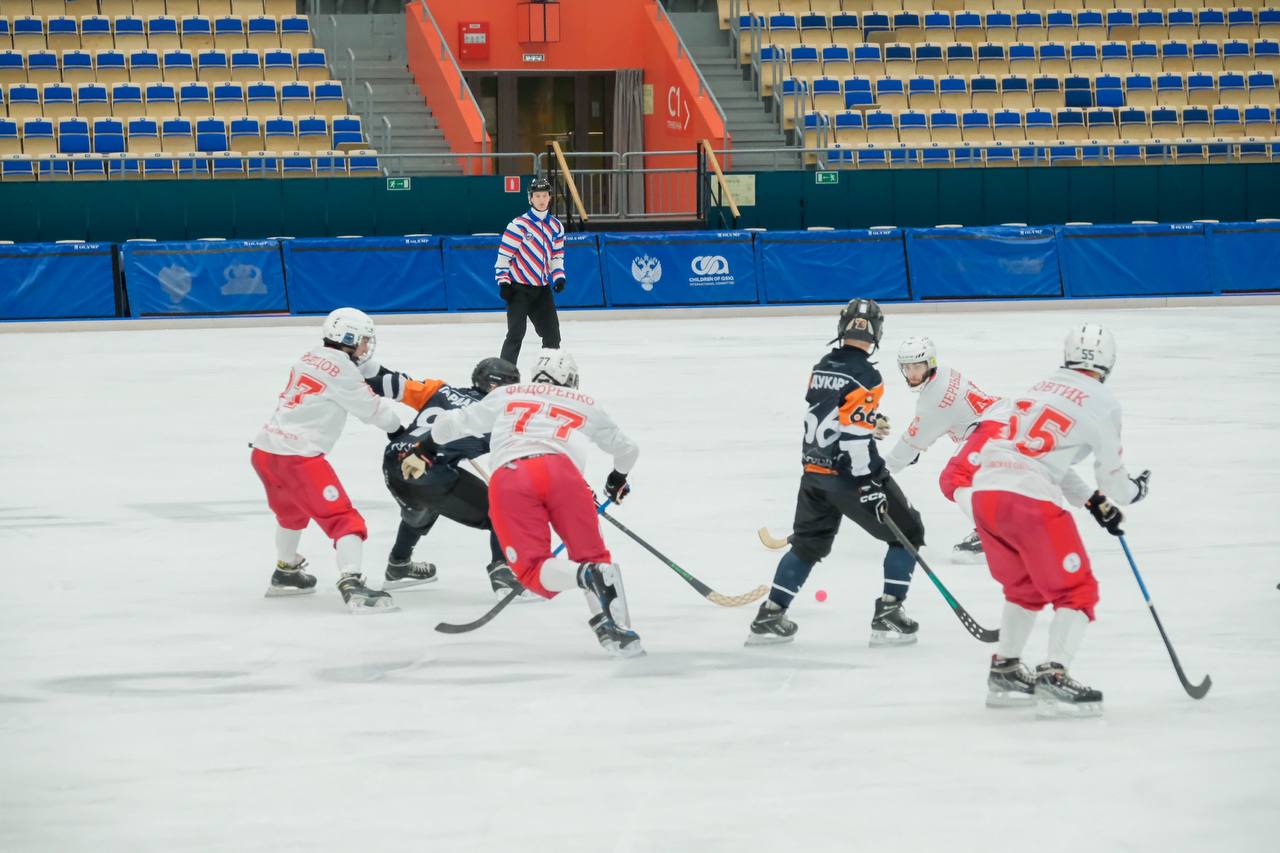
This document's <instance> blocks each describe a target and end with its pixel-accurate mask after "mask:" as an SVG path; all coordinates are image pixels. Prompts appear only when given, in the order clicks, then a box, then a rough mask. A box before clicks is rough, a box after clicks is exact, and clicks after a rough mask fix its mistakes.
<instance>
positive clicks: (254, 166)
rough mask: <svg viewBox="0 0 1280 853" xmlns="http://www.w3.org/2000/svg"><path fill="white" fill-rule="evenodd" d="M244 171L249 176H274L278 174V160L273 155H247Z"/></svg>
mask: <svg viewBox="0 0 1280 853" xmlns="http://www.w3.org/2000/svg"><path fill="white" fill-rule="evenodd" d="M245 166H246V171H247V173H248V175H249V177H251V178H275V177H279V175H280V160H279V158H277V157H273V156H261V155H260V156H257V157H247V158H246V159H245Z"/></svg>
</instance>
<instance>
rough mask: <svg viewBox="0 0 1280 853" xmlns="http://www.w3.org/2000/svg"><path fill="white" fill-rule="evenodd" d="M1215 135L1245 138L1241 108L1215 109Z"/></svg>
mask: <svg viewBox="0 0 1280 853" xmlns="http://www.w3.org/2000/svg"><path fill="white" fill-rule="evenodd" d="M1213 133H1214V135H1215V136H1228V137H1232V136H1244V117H1243V115H1242V114H1241V112H1240V108H1239V107H1230V106H1227V107H1214V108H1213Z"/></svg>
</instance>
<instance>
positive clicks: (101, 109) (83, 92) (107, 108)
mask: <svg viewBox="0 0 1280 853" xmlns="http://www.w3.org/2000/svg"><path fill="white" fill-rule="evenodd" d="M76 113H77V114H78V115H80V116H83V117H85V118H96V117H98V116H105V115H110V114H111V100H110V98H109V97H108V95H107V87H106V86H104V85H102V84H101V83H81V84H80V85H78V86H76Z"/></svg>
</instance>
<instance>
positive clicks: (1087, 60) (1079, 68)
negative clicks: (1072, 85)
mask: <svg viewBox="0 0 1280 853" xmlns="http://www.w3.org/2000/svg"><path fill="white" fill-rule="evenodd" d="M1069 60H1070V68H1071V73H1072V74H1100V73H1101V72H1102V59H1101V57H1100V55H1099V53H1098V46H1097V45H1096V44H1093V43H1091V42H1073V43H1072V44H1071V46H1070V54H1069Z"/></svg>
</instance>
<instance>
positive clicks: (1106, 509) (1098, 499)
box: [1084, 492, 1124, 536]
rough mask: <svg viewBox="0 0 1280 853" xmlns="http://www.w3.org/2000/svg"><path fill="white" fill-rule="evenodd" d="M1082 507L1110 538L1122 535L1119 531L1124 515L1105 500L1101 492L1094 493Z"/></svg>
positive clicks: (1122, 532)
mask: <svg viewBox="0 0 1280 853" xmlns="http://www.w3.org/2000/svg"><path fill="white" fill-rule="evenodd" d="M1084 505H1085V507H1086V508H1087V509H1088V510H1089V514H1090V515H1092V516H1093V520H1094V521H1096V522H1098V525H1099V526H1100V527H1102V529H1103V530H1105V531H1107V532H1108V533H1110V534H1111V535H1112V536H1123V535H1124V531H1123V530H1121V529H1120V525H1121V524H1122V523H1123V522H1124V515H1123V514H1121V512H1120V509H1119V508H1118V507H1117V506H1116V505H1115V504H1113V503H1112V502H1111V501H1109V500H1107V496H1106V495H1104V494H1103V493H1102V492H1094V493H1093V496H1092V497H1090V498H1089V500H1087V501H1085V502H1084Z"/></svg>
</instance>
